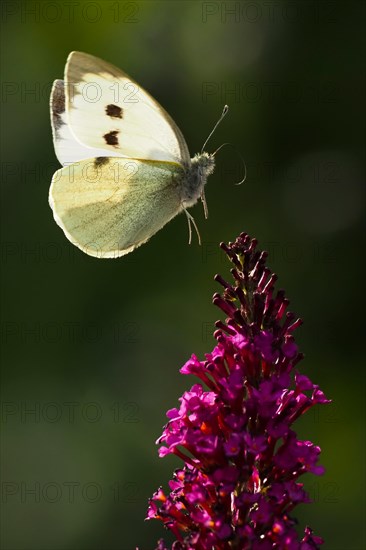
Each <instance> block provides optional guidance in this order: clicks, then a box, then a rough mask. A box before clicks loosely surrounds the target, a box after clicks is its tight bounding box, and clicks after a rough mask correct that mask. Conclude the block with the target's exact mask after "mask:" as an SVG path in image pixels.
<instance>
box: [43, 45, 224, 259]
mask: <svg viewBox="0 0 366 550" xmlns="http://www.w3.org/2000/svg"><path fill="white" fill-rule="evenodd" d="M64 78H65V79H64V81H63V80H55V82H54V84H53V88H52V92H51V121H52V133H53V141H54V147H55V151H56V155H57V158H58V160H59V161H60V163H61V164H62V165H63V166H64V167H63V168H62V169H60V170H58V171H57V172H55V174H54V176H53V178H52V184H51V187H50V194H49V202H50V206H51V208H52V210H53V215H54V218H55V220H56V222H57V223H58V225H59V226H60V227H61V228H62V229H63V231H64V233H65V235H66V237H67V238H68V239H69V240H70V241H71V242H72V243H73V244H74V245H76V246H77V247H78V248H80V249H81V250H83V252H85V253H86V254H89V255H90V256H95V257H98V258H116V257H119V256H123V255H124V254H128V252H131V251H132V250H134V249H135V248H136V247H137V246H140V245H141V244H143V243H145V242H146V241H147V240H148V239H149V238H150V237H151V236H152V235H153V234H154V233H156V232H157V231H159V229H161V228H162V227H163V226H164V225H165V224H166V223H167V222H168V221H170V220H171V219H172V218H173V217H174V216H176V215H177V214H178V213H179V212H181V211H185V213H186V214H187V218H188V222H189V232H190V236H191V227H190V222H191V221H192V222H193V224H194V225H195V223H194V220H193V218H192V216H191V215H190V214H189V213H188V211H187V208H189V207H190V206H192V205H193V204H195V203H196V202H197V200H198V199H199V198H201V200H202V202H203V205H204V210H205V215H206V217H207V207H206V202H205V195H204V186H205V184H206V181H207V177H208V176H209V175H210V174H212V172H213V170H214V164H215V162H214V155H213V154H209V153H205V152H201V153H199V154H196V155H195V156H194V157H193V158H192V159H191V158H190V156H189V152H188V148H187V145H186V142H185V140H184V137H183V135H182V133H181V131H180V130H179V128H178V127H177V125H176V124H175V123H174V121H173V120H172V119H171V118H170V116H169V115H168V113H167V112H166V111H165V110H164V109H163V108H162V107H161V106H160V105H159V104H158V103H157V102H156V101H155V100H154V99H153V98H152V97H151V96H150V95H149V94H148V93H147V92H146V91H145V90H143V89H142V88H140V87H139V86H138V84H137V83H136V82H135V81H133V80H132V79H131V78H130V77H129V76H127V75H126V74H125V73H124V72H122V71H121V70H120V69H117V68H116V67H114V66H113V65H110V64H109V63H106V62H105V61H102V60H101V59H98V58H97V57H93V56H92V55H88V54H85V53H80V52H72V53H71V54H70V55H69V57H68V60H67V63H66V68H65V77H64ZM226 112H227V106H225V108H224V111H223V114H222V116H221V118H220V120H219V121H218V123H219V122H220V121H221V120H222V118H223V116H224V115H225V114H226ZM218 123H217V124H218ZM217 124H216V125H215V128H216V126H217ZM215 128H214V129H215ZM211 135H212V132H211V134H210V136H211ZM210 136H209V137H210ZM206 143H207V140H206ZM206 143H205V144H206ZM195 227H196V226H195Z"/></svg>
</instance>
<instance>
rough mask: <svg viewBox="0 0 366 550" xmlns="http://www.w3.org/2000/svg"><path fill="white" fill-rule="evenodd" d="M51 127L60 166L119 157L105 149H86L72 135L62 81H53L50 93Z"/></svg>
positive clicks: (117, 154)
mask: <svg viewBox="0 0 366 550" xmlns="http://www.w3.org/2000/svg"><path fill="white" fill-rule="evenodd" d="M50 107H51V125H52V136H53V144H54V147H55V152H56V156H57V158H58V160H59V161H60V163H61V164H62V165H66V164H70V163H73V162H77V161H80V160H85V159H90V158H91V157H102V156H106V155H108V156H121V154H120V153H116V152H115V153H114V152H112V151H108V150H107V149H96V148H92V147H87V146H86V145H83V144H82V143H80V142H79V141H78V140H77V139H76V138H75V136H74V135H73V134H72V132H71V130H70V128H69V125H68V122H67V117H66V112H65V87H64V81H63V80H55V81H54V83H53V86H52V91H51V102H50Z"/></svg>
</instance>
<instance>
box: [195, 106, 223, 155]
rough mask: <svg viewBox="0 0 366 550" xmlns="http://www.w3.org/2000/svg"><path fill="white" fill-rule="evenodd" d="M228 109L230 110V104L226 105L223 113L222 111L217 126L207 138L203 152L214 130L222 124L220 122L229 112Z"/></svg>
mask: <svg viewBox="0 0 366 550" xmlns="http://www.w3.org/2000/svg"><path fill="white" fill-rule="evenodd" d="M228 110H229V106H228V105H225V107H224V109H223V111H222V113H221V116H220V118H219V120H218V121H217V122H216V124H215V126H214V127H213V129H212V130H211V132H210V134H209V136H208V138H207V139H206V141H205V143H204V144H203V146H202V149H201V153H203V151H204V149H205V147H206V145H207V143H208V141H209V139H210V137H211V136H212V134H213V133H214V131H215V130H216V128H217V127H218V125H219V124H220V122H221V121H222V119H223V118H224V117H225V115H226V113H227V112H228Z"/></svg>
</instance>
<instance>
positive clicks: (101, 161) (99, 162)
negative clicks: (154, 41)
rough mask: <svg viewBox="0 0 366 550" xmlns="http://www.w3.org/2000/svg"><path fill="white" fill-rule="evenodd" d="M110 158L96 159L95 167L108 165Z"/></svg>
mask: <svg viewBox="0 0 366 550" xmlns="http://www.w3.org/2000/svg"><path fill="white" fill-rule="evenodd" d="M108 161H109V158H108V157H96V158H95V159H94V167H95V168H99V166H103V165H104V164H108Z"/></svg>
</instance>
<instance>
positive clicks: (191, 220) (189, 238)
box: [183, 207, 201, 245]
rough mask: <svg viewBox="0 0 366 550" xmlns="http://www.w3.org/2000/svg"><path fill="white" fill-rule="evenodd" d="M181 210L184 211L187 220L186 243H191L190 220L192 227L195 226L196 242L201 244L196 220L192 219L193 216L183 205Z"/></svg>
mask: <svg viewBox="0 0 366 550" xmlns="http://www.w3.org/2000/svg"><path fill="white" fill-rule="evenodd" d="M183 210H184V212H185V213H186V216H187V220H188V244H191V242H192V227H191V222H192V223H193V227H194V228H195V230H196V233H197V237H198V244H199V245H201V235H200V232H199V231H198V227H197V225H196V222H195V221H194V217H193V216H192V215H191V214H190V213H189V212H188V210H186V209H185V208H184V207H183Z"/></svg>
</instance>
